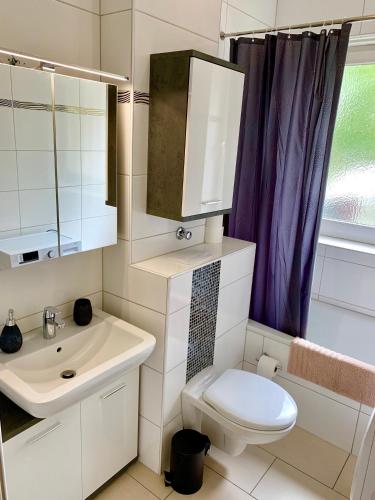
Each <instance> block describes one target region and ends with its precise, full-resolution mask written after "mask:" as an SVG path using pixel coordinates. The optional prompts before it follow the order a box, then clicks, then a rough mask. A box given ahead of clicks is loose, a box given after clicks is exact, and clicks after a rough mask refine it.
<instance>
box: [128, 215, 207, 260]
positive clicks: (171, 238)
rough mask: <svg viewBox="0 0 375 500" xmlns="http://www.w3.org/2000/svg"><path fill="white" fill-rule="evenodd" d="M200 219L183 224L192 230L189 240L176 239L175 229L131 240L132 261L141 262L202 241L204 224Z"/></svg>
mask: <svg viewBox="0 0 375 500" xmlns="http://www.w3.org/2000/svg"><path fill="white" fill-rule="evenodd" d="M200 223H201V221H194V222H190V223H186V224H184V227H187V228H189V230H190V231H191V232H192V237H191V239H190V240H185V239H184V240H178V239H177V238H176V231H172V232H171V233H165V234H158V235H155V236H149V237H147V238H142V239H140V240H133V241H132V261H133V263H135V262H141V261H143V260H147V259H151V258H152V257H157V256H159V255H163V254H165V253H169V252H174V251H175V250H182V249H183V248H188V247H191V246H194V245H198V244H200V243H203V241H204V233H205V226H204V224H203V225H197V226H195V225H194V224H200Z"/></svg>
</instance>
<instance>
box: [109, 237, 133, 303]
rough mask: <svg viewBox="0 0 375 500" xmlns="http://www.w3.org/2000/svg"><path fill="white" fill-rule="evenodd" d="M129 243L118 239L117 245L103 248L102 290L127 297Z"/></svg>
mask: <svg viewBox="0 0 375 500" xmlns="http://www.w3.org/2000/svg"><path fill="white" fill-rule="evenodd" d="M129 263H130V255H129V243H128V242H127V241H124V240H118V243H117V245H114V246H112V247H108V248H105V249H104V250H103V290H104V291H106V292H110V293H112V294H113V295H117V296H118V297H122V298H124V299H128V298H129V296H128V288H129V286H128V266H129Z"/></svg>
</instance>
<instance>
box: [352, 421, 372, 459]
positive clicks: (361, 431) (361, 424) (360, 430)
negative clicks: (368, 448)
mask: <svg viewBox="0 0 375 500" xmlns="http://www.w3.org/2000/svg"><path fill="white" fill-rule="evenodd" d="M369 421H370V415H366V413H362V412H360V413H359V416H358V423H357V429H356V431H355V436H354V441H353V450H352V453H353V455H356V456H358V453H359V450H360V448H361V444H362V440H363V438H364V435H365V432H366V429H367V425H368V423H369Z"/></svg>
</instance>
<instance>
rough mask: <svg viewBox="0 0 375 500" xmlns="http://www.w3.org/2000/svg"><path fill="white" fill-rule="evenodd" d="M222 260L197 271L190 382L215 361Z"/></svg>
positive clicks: (190, 354)
mask: <svg viewBox="0 0 375 500" xmlns="http://www.w3.org/2000/svg"><path fill="white" fill-rule="evenodd" d="M220 269H221V261H220V260H218V261H216V262H213V263H212V264H209V265H207V266H204V267H201V268H199V269H196V270H195V271H194V272H193V283H192V296H191V305H190V325H189V345H188V356H187V369H186V382H188V381H189V380H190V379H191V378H192V377H194V375H196V374H197V373H199V372H200V371H202V370H203V369H204V368H207V367H208V366H211V365H212V364H213V362H214V350H215V332H216V320H217V306H218V299H219V285H220Z"/></svg>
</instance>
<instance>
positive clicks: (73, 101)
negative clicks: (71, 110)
mask: <svg viewBox="0 0 375 500" xmlns="http://www.w3.org/2000/svg"><path fill="white" fill-rule="evenodd" d="M54 83H55V103H56V104H62V105H65V106H79V80H77V79H76V78H71V77H69V76H64V75H59V74H56V75H54Z"/></svg>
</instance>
